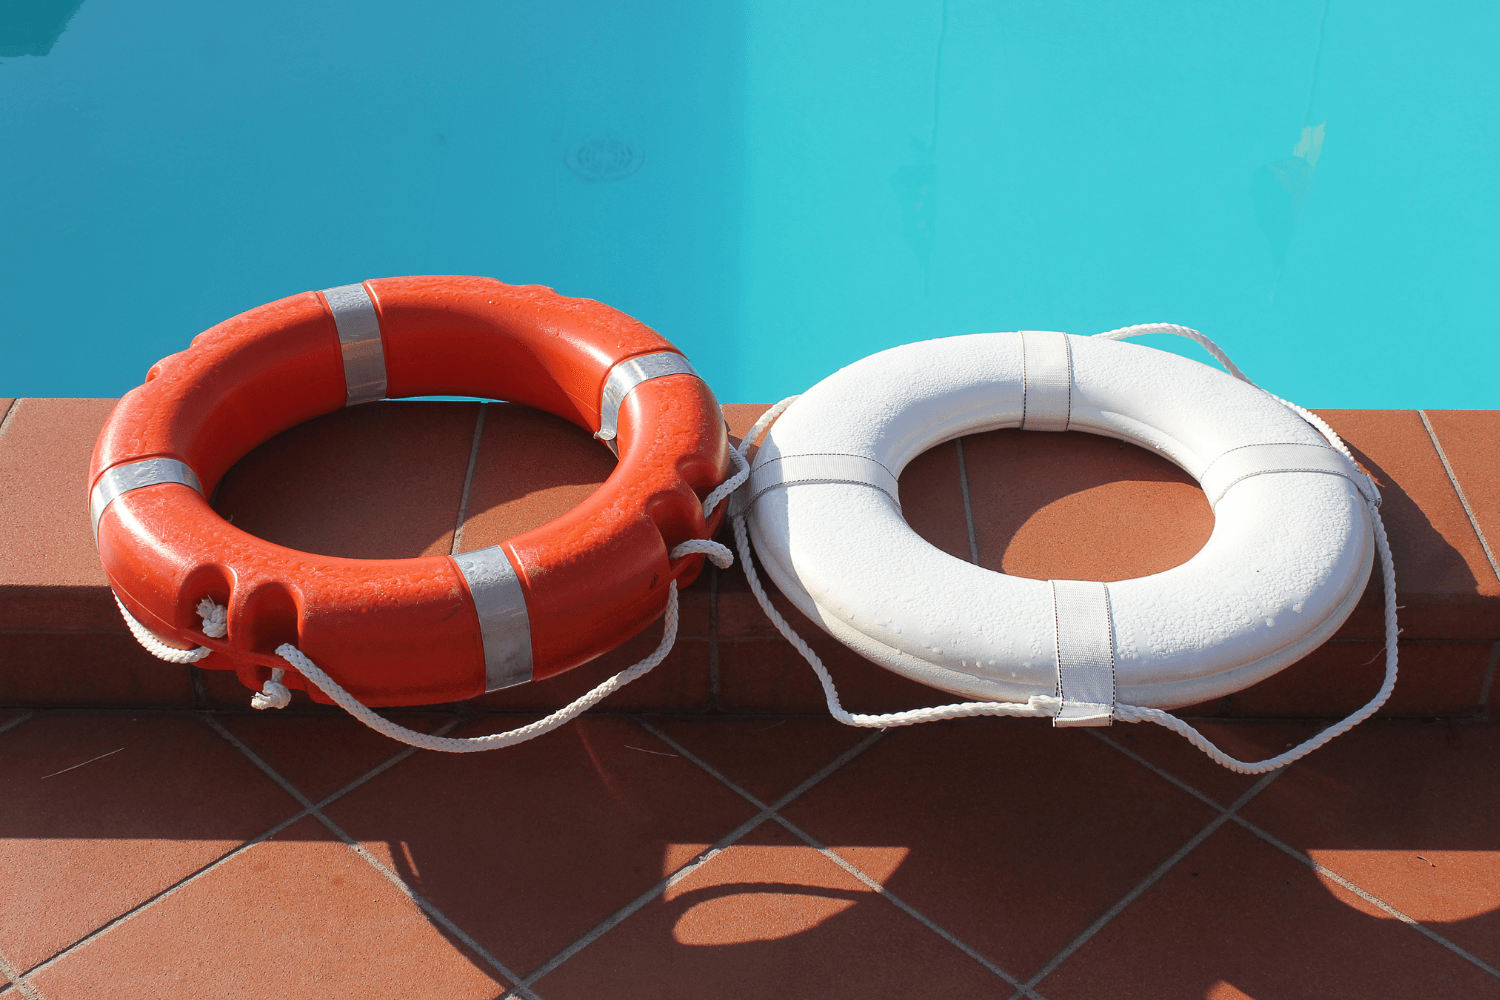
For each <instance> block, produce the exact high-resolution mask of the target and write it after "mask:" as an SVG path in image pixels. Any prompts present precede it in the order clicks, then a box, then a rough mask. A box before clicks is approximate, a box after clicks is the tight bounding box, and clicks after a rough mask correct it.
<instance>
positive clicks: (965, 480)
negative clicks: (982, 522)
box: [953, 437, 979, 566]
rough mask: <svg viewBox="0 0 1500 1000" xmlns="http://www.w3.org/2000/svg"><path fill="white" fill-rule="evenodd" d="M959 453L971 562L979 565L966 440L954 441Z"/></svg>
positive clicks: (955, 439) (977, 539)
mask: <svg viewBox="0 0 1500 1000" xmlns="http://www.w3.org/2000/svg"><path fill="white" fill-rule="evenodd" d="M953 447H954V448H955V449H957V451H958V489H959V492H960V493H962V494H963V498H964V524H965V525H967V526H968V529H969V561H970V562H972V563H973V564H974V565H975V566H978V565H979V534H978V533H977V532H976V531H975V530H974V506H973V504H971V503H970V502H969V465H968V463H967V462H965V461H964V439H963V438H961V437H957V438H954V439H953Z"/></svg>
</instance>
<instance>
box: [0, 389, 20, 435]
mask: <svg viewBox="0 0 1500 1000" xmlns="http://www.w3.org/2000/svg"><path fill="white" fill-rule="evenodd" d="M21 400H22V397H20V396H17V397H16V398H15V399H12V400H11V401H10V405H9V406H7V407H6V408H5V415H4V416H3V417H0V436H4V434H5V429H6V428H7V427H9V426H10V422H11V421H12V420H13V419H15V416H16V414H17V413H19V412H20V411H21Z"/></svg>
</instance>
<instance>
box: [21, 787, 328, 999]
mask: <svg viewBox="0 0 1500 1000" xmlns="http://www.w3.org/2000/svg"><path fill="white" fill-rule="evenodd" d="M310 814H311V813H310V810H307V809H303V810H301V811H300V812H297V813H294V814H292V815H291V816H288V817H287V818H286V819H284V820H282V821H281V822H280V823H277V824H276V825H275V826H273V827H271V828H270V829H269V830H266V831H265V832H264V833H261V834H258V835H256V836H254V837H251V838H250V839H249V840H247V841H245V842H244V843H243V844H240V845H239V846H238V847H236V848H234V849H233V850H232V851H229V852H228V853H226V854H223V855H220V856H219V857H217V858H215V859H214V860H213V861H211V862H209V863H208V864H206V865H204V866H203V867H202V868H199V869H198V870H197V871H195V872H190V873H189V874H187V875H185V876H183V877H182V878H181V879H179V880H178V881H176V882H174V883H172V884H171V885H169V886H167V887H166V888H165V889H163V890H162V891H161V892H159V893H157V894H156V895H154V896H152V897H151V898H149V899H146V900H143V901H142V902H140V903H137V904H136V905H135V906H133V907H131V908H130V909H129V910H126V911H125V912H124V913H122V914H120V915H119V916H117V917H115V918H114V919H113V920H111V921H109V922H108V923H106V924H104V925H103V926H101V927H98V928H95V929H94V930H92V931H90V932H89V933H88V934H85V935H84V936H83V937H81V938H79V939H78V940H77V941H74V942H73V943H72V944H70V945H68V946H67V947H66V948H64V949H62V950H61V951H59V952H58V953H57V954H55V955H53V956H51V957H50V958H47V959H45V960H43V961H41V962H38V963H37V964H36V965H34V966H33V967H31V968H30V969H27V970H26V972H25V973H24V974H23V978H26V977H30V976H34V975H36V974H37V973H38V972H42V971H45V970H46V969H48V968H51V967H52V966H54V965H56V964H57V963H58V962H60V961H62V960H63V959H65V958H67V957H68V956H69V955H71V954H73V952H75V951H78V950H79V949H80V948H84V947H86V946H88V945H90V944H92V943H93V942H94V941H97V940H98V939H99V938H101V937H103V936H104V935H106V934H108V933H109V932H110V931H112V930H114V929H115V928H117V927H120V926H122V925H123V924H126V923H129V922H130V921H131V920H134V919H135V918H136V917H138V916H140V915H141V914H142V913H145V912H146V911H147V910H150V909H153V908H154V907H155V906H156V905H157V904H158V903H161V902H162V901H163V900H166V899H167V898H169V897H171V896H174V895H176V894H177V892H178V891H179V890H181V889H185V888H187V887H188V886H189V885H192V884H193V883H194V882H196V881H198V880H199V879H201V878H203V877H204V876H206V875H208V874H209V873H211V872H214V871H217V870H218V869H219V868H220V867H221V866H223V865H225V864H227V863H228V862H229V861H231V860H232V859H234V858H237V857H239V856H240V855H241V854H243V853H245V852H246V851H248V850H249V849H250V848H252V847H254V846H256V845H257V844H262V843H265V842H266V841H267V840H269V839H270V838H272V837H274V836H276V834H278V833H280V832H281V831H282V830H285V829H286V828H287V827H289V826H291V825H292V824H293V823H296V822H297V821H298V820H301V819H305V818H306V817H307V816H309V815H310Z"/></svg>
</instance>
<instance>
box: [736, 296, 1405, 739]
mask: <svg viewBox="0 0 1500 1000" xmlns="http://www.w3.org/2000/svg"><path fill="white" fill-rule="evenodd" d="M1153 330H1156V331H1159V332H1173V333H1183V334H1184V335H1190V336H1193V337H1194V339H1198V340H1199V341H1200V342H1202V343H1204V344H1205V345H1206V346H1209V348H1210V350H1213V351H1214V352H1215V353H1216V354H1217V355H1218V356H1219V357H1220V358H1221V360H1223V361H1225V362H1226V365H1227V366H1228V367H1229V368H1230V370H1231V371H1232V372H1234V374H1235V376H1239V377H1232V376H1231V375H1228V374H1225V373H1224V372H1221V371H1219V370H1217V369H1214V368H1211V367H1209V366H1207V365H1203V364H1199V363H1197V362H1194V361H1191V360H1188V359H1186V358H1182V357H1179V356H1177V355H1174V354H1169V353H1167V352H1164V351H1158V350H1154V349H1151V348H1148V347H1142V346H1139V345H1134V344H1126V343H1121V342H1119V341H1118V340H1116V339H1112V338H1114V337H1118V336H1127V335H1134V334H1135V333H1139V332H1152V331H1153ZM1299 414H1300V415H1299ZM1309 421H1317V418H1316V417H1313V416H1312V415H1311V414H1307V413H1306V411H1302V410H1300V409H1298V408H1295V407H1292V406H1291V404H1285V403H1283V401H1281V400H1279V399H1277V398H1276V397H1274V396H1271V395H1269V394H1267V393H1266V392H1264V391H1263V390H1261V389H1259V388H1257V387H1255V386H1254V385H1253V384H1250V383H1249V381H1248V379H1244V377H1243V375H1241V374H1240V373H1239V371H1238V369H1235V368H1234V367H1233V365H1232V363H1229V362H1228V359H1227V358H1223V356H1222V354H1221V353H1220V352H1218V351H1217V349H1216V348H1213V347H1212V345H1211V344H1209V343H1208V342H1207V340H1206V338H1202V337H1201V335H1198V334H1196V332H1195V331H1187V330H1186V328H1180V327H1170V328H1169V327H1166V326H1165V325H1161V326H1157V327H1150V328H1146V327H1142V328H1127V329H1126V330H1122V331H1114V332H1112V333H1110V334H1105V335H1101V336H1100V337H1076V336H1067V335H1064V334H1061V333H1051V332H1031V331H1028V332H1023V333H997V334H976V335H972V336H964V337H952V338H947V339H942V340H933V341H927V342H925V343H918V344H909V345H906V346H903V347H897V348H893V349H891V350H887V351H883V352H881V353H879V354H875V355H872V356H870V357H867V358H865V359H863V360H861V361H858V362H856V363H854V364H852V365H849V366H848V367H846V368H844V369H842V370H841V371H839V372H837V373H835V374H834V375H831V376H829V377H828V378H826V379H824V380H823V381H822V382H820V383H818V384H817V385H816V386H814V387H813V388H812V389H810V390H809V391H808V392H807V393H805V394H803V395H802V396H801V397H800V398H798V399H797V400H796V401H795V403H793V404H792V405H790V406H789V407H788V408H786V410H785V412H784V414H782V415H781V416H780V418H779V419H778V420H777V421H776V423H775V424H774V426H772V427H771V429H770V431H769V432H768V433H767V434H766V437H765V440H764V443H763V444H762V446H761V448H760V450H759V452H758V453H757V455H756V457H755V461H754V463H753V466H752V469H751V475H750V479H749V481H748V482H747V483H746V485H745V487H744V489H743V490H742V491H741V495H740V498H739V501H738V504H737V511H738V515H739V517H740V518H741V519H743V522H744V523H748V527H749V533H750V536H751V538H753V540H754V543H755V551H756V554H757V555H758V556H759V558H760V560H761V563H762V565H763V567H764V568H765V570H766V572H767V574H768V575H769V576H770V577H771V578H772V579H773V580H774V581H775V582H776V584H777V586H778V587H780V589H781V591H782V592H783V593H784V594H785V595H786V596H787V597H788V598H789V599H790V600H791V601H792V603H793V604H795V605H796V606H797V608H798V609H799V610H800V611H802V613H803V614H805V615H807V617H809V618H810V619H812V620H813V621H814V622H816V623H817V624H818V625H819V626H821V627H822V628H823V629H824V630H826V631H827V632H828V633H829V634H830V635H832V636H834V637H835V638H837V639H839V640H841V641H842V642H843V643H845V644H846V645H847V646H849V647H850V648H852V649H854V650H855V651H857V652H859V653H860V654H862V655H863V656H865V657H866V658H868V659H870V660H873V661H874V662H876V663H878V664H880V665H882V666H884V667H887V668H888V669H890V670H893V671H895V672H897V673H900V674H904V675H906V676H907V677H910V678H912V679H914V680H917V681H920V682H922V683H924V684H927V685H929V686H932V687H935V688H938V689H941V690H944V691H948V692H952V693H954V694H958V695H961V696H964V697H967V698H973V699H978V700H980V702H981V703H983V702H989V703H999V704H997V705H996V706H995V708H997V709H998V708H999V707H1000V705H1002V704H1007V703H1008V704H1009V706H1010V710H1008V711H1004V712H1001V711H990V712H978V711H967V712H950V713H949V714H950V715H952V714H1045V715H1050V716H1052V717H1053V718H1054V722H1055V724H1058V725H1108V724H1109V722H1110V721H1111V719H1122V718H1125V719H1126V721H1138V719H1137V718H1135V717H1131V713H1130V712H1125V713H1122V711H1121V710H1122V708H1127V709H1131V710H1132V711H1133V712H1134V713H1135V715H1137V716H1140V717H1143V718H1144V717H1148V716H1156V715H1164V714H1165V713H1162V712H1151V711H1150V710H1152V709H1169V708H1175V707H1179V706H1183V705H1189V704H1194V703H1198V702H1202V701H1206V700H1209V699H1213V698H1217V697H1220V696H1223V695H1226V694H1229V693H1231V692H1234V691H1238V690H1241V689H1243V688H1245V687H1247V686H1249V685H1251V684H1253V683H1255V682H1257V681H1260V680H1262V679H1264V678H1266V677H1268V676H1270V675H1272V674H1274V673H1275V672H1276V671H1278V670H1280V669H1281V668H1283V667H1285V666H1287V665H1289V664H1291V663H1292V662H1294V661H1296V660H1298V659H1300V658H1302V657H1303V656H1305V655H1307V654H1308V653H1309V652H1310V651H1311V650H1313V649H1314V648H1316V647H1317V646H1318V645H1320V644H1321V643H1322V642H1324V641H1325V640H1326V639H1328V638H1329V637H1330V636H1331V635H1332V634H1333V633H1334V632H1335V631H1336V630H1337V629H1338V627H1339V626H1340V625H1341V624H1342V623H1343V622H1344V620H1345V619H1346V618H1347V617H1348V616H1349V614H1350V612H1351V611H1352V610H1353V609H1354V606H1355V604H1356V603H1357V602H1358V601H1359V598H1360V596H1361V594H1362V593H1363V591H1364V588H1365V583H1366V581H1367V579H1368V577H1369V574H1370V570H1371V566H1372V562H1373V559H1374V556H1375V552H1376V547H1377V544H1378V545H1379V546H1380V548H1381V549H1382V556H1383V557H1384V558H1385V559H1386V565H1387V571H1388V572H1387V583H1388V587H1387V591H1388V597H1389V596H1390V595H1391V594H1393V592H1394V590H1393V588H1394V577H1393V576H1392V575H1391V574H1390V573H1389V557H1388V554H1387V551H1386V548H1387V547H1386V546H1385V544H1384V532H1383V529H1380V530H1378V531H1377V530H1372V529H1375V528H1376V526H1377V524H1378V520H1379V517H1378V513H1377V510H1376V508H1377V507H1378V504H1379V493H1378V492H1377V491H1376V488H1375V485H1374V483H1373V482H1372V481H1371V480H1370V478H1369V477H1368V476H1366V475H1365V474H1364V473H1363V472H1361V471H1360V470H1359V468H1358V467H1357V466H1356V465H1355V464H1354V462H1353V461H1352V459H1351V458H1350V457H1349V456H1348V453H1347V450H1346V449H1345V448H1344V447H1343V445H1342V442H1340V441H1339V440H1338V438H1337V436H1336V435H1334V434H1333V432H1332V431H1331V430H1328V429H1327V427H1326V425H1322V428H1323V431H1324V432H1326V433H1324V432H1320V430H1319V429H1318V428H1317V427H1315V426H1314V425H1313V424H1312V423H1310V422H1309ZM1317 422H1318V423H1319V424H1321V421H1317ZM1004 427H1019V428H1022V429H1024V430H1040V431H1062V430H1069V429H1071V430H1080V431H1086V432H1089V433H1093V434H1100V435H1104V436H1107V437H1112V438H1117V439H1120V440H1124V441H1129V442H1131V443H1133V444H1136V445H1139V446H1141V447H1143V448H1146V449H1148V450H1150V451H1154V452H1155V453H1157V454H1159V455H1161V456H1163V457H1164V458H1166V459H1168V460H1170V461H1172V462H1174V463H1175V464H1177V465H1178V466H1180V467H1181V468H1183V469H1184V470H1186V471H1187V472H1188V473H1189V474H1190V475H1192V476H1193V477H1194V478H1195V479H1197V480H1198V482H1199V483H1200V485H1201V486H1202V487H1203V489H1204V492H1205V493H1206V495H1207V497H1208V500H1209V503H1210V505H1211V506H1212V508H1213V511H1214V529H1213V533H1212V535H1211V537H1210V538H1209V540H1208V542H1207V544H1206V545H1205V546H1204V547H1203V549H1202V550H1201V551H1199V552H1198V553H1197V554H1196V555H1195V556H1193V557H1192V558H1191V559H1189V560H1188V561H1187V562H1186V563H1183V564H1182V565H1180V566H1176V567H1174V568H1172V569H1169V570H1167V571H1165V572H1162V573H1156V574H1153V575H1151V576H1147V577H1141V578H1138V579H1133V580H1124V581H1119V582H1115V583H1108V584H1105V583H1098V582H1090V581H1067V580H1054V581H1041V580H1030V579H1022V578H1019V577H1013V576H1008V575H1005V574H1002V573H996V572H992V571H990V570H986V569H983V568H981V567H979V566H975V565H973V564H971V563H969V562H966V561H964V560H961V559H957V558H955V557H953V556H950V555H948V554H947V553H944V552H942V551H941V550H939V549H937V548H936V547H934V546H932V545H930V544H928V543H927V542H926V541H924V540H923V539H922V538H921V537H919V536H918V535H917V534H916V532H914V531H913V530H912V529H911V527H910V526H908V525H907V523H906V521H905V520H904V519H903V517H902V514H901V509H900V497H899V493H898V488H897V480H898V478H899V477H900V475H901V471H902V469H903V468H904V467H905V465H906V464H907V463H908V462H909V461H911V460H912V459H913V458H915V457H916V456H917V455H919V454H921V453H922V452H924V451H926V450H927V449H929V448H932V447H934V446H935V445H938V444H940V443H942V442H944V441H949V440H952V439H954V438H957V437H960V436H962V435H965V434H973V433H978V432H981V431H987V430H994V429H998V428H1004ZM747 443H748V441H747ZM737 530H740V531H742V530H743V523H741V524H737ZM755 586H756V588H757V589H758V583H757V584H755ZM767 607H768V610H769V605H767ZM1388 626H1389V636H1390V638H1391V639H1392V642H1391V649H1390V656H1389V665H1390V669H1389V671H1388V674H1389V676H1388V684H1387V685H1386V688H1387V689H1388V688H1389V687H1390V686H1391V685H1392V684H1394V679H1395V673H1394V668H1395V659H1394V657H1395V650H1394V634H1395V633H1394V609H1393V607H1392V608H1390V609H1388ZM788 631H789V630H788ZM805 655H809V657H810V658H811V656H810V651H808V652H807V653H806V654H805ZM814 665H815V666H818V667H819V672H820V674H823V671H822V670H821V667H820V666H819V665H818V664H816V663H815V664H814ZM824 676H825V686H826V687H827V688H828V692H829V696H830V707H834V706H835V705H836V697H835V696H834V693H833V691H832V687H831V683H830V682H827V681H826V674H825V675H824ZM1388 694H1389V691H1388V690H1385V691H1384V695H1385V696H1388ZM1383 701H1384V697H1380V698H1379V699H1378V702H1383ZM1378 702H1372V707H1369V712H1370V713H1373V711H1374V708H1375V707H1378ZM952 707H953V708H955V709H957V708H962V707H965V706H952ZM967 707H970V708H976V709H977V708H981V707H982V705H971V706H967ZM930 711H935V710H930ZM1142 713H1146V714H1142ZM1366 714H1368V713H1366ZM866 718H872V719H873V718H880V717H866ZM887 718H890V719H892V720H893V721H892V722H890V723H888V724H903V723H904V722H907V721H925V719H922V718H913V719H897V718H896V717H895V716H891V717H887ZM846 721H847V720H846ZM1153 721H1161V720H1160V719H1156V718H1153ZM1356 721H1358V720H1356ZM869 724H874V723H869ZM1164 724H1168V723H1164ZM1350 724H1351V725H1352V724H1353V723H1352V722H1351V723H1350ZM1174 728H1179V727H1177V726H1174ZM1200 738H1201V737H1200ZM1195 742H1196V741H1195ZM1221 762H1222V761H1221Z"/></svg>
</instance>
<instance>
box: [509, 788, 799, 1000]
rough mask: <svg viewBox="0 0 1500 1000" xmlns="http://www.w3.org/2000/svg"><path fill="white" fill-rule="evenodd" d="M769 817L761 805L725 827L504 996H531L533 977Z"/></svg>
mask: <svg viewBox="0 0 1500 1000" xmlns="http://www.w3.org/2000/svg"><path fill="white" fill-rule="evenodd" d="M770 818H771V811H770V810H769V809H762V810H761V811H760V812H758V813H756V814H755V815H754V816H751V817H750V818H749V819H747V820H745V822H743V823H741V824H740V825H739V826H737V827H735V828H734V829H733V830H731V831H729V832H728V833H727V834H725V835H724V836H723V837H721V838H720V839H719V840H718V841H717V842H716V843H714V844H713V846H711V847H709V848H708V849H706V850H704V851H703V852H702V853H700V854H698V855H697V856H696V857H694V858H693V859H692V860H690V861H688V862H687V863H686V864H684V865H683V866H682V867H680V868H678V869H677V870H676V871H674V872H673V873H672V874H670V875H668V876H666V877H665V878H663V879H662V880H661V881H660V882H658V883H656V884H655V885H654V886H652V887H651V888H649V889H647V890H646V891H645V892H643V893H641V894H640V895H639V896H637V897H636V898H635V899H633V900H631V901H630V902H628V903H626V904H625V905H624V906H622V907H620V908H619V909H618V910H616V911H615V912H614V913H611V914H610V915H609V916H607V917H605V918H604V919H603V920H601V921H599V923H597V924H595V925H594V926H593V927H591V928H589V929H588V930H587V931H585V932H584V933H583V934H582V935H580V936H579V937H578V938H577V940H575V941H573V942H572V943H571V944H569V945H568V946H567V947H565V948H563V949H562V950H561V951H559V952H558V953H557V954H556V955H553V956H552V957H551V958H549V959H547V961H545V962H543V963H542V964H541V965H539V966H537V967H536V968H535V969H533V970H532V971H531V972H530V973H529V974H527V975H526V976H525V977H524V978H520V979H518V985H517V986H516V987H515V988H514V989H512V990H510V991H509V992H507V993H506V994H505V996H506V997H512V996H533V997H534V996H535V994H532V993H530V992H529V989H530V987H531V986H532V984H534V983H535V982H536V981H537V980H539V979H541V978H542V977H543V976H545V975H547V974H548V973H550V972H553V971H555V970H556V969H557V967H558V966H560V965H562V964H563V963H564V962H566V961H567V960H568V959H570V958H572V957H573V956H574V955H576V954H578V953H579V952H580V951H582V950H583V949H585V948H587V947H588V946H589V945H591V944H593V943H594V942H595V941H597V940H599V939H600V938H601V937H603V936H604V935H605V934H607V933H608V932H610V931H612V930H614V929H615V928H616V927H618V926H619V925H620V924H622V923H624V922H625V920H626V919H627V918H629V917H630V916H631V915H632V914H634V913H635V912H636V911H637V910H639V909H641V908H642V907H644V906H645V905H646V904H647V903H650V902H651V901H652V900H654V899H656V898H657V897H658V896H660V895H661V894H662V893H664V892H666V891H667V890H668V889H670V888H671V887H672V886H674V885H676V884H677V883H678V882H680V881H682V880H683V879H685V878H687V877H688V876H689V875H691V874H692V873H693V872H695V871H697V870H698V869H699V868H702V867H703V866H704V865H706V864H708V862H710V861H712V860H713V859H714V858H716V857H718V856H719V855H720V854H721V853H722V852H723V851H724V850H725V848H728V847H731V846H733V845H734V844H735V843H736V842H738V841H739V840H740V839H741V838H743V837H744V836H745V835H746V834H748V833H749V832H750V831H751V830H754V829H755V828H756V827H758V826H760V825H761V824H762V823H764V822H765V821H766V820H768V819H770ZM517 991H522V992H517Z"/></svg>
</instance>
